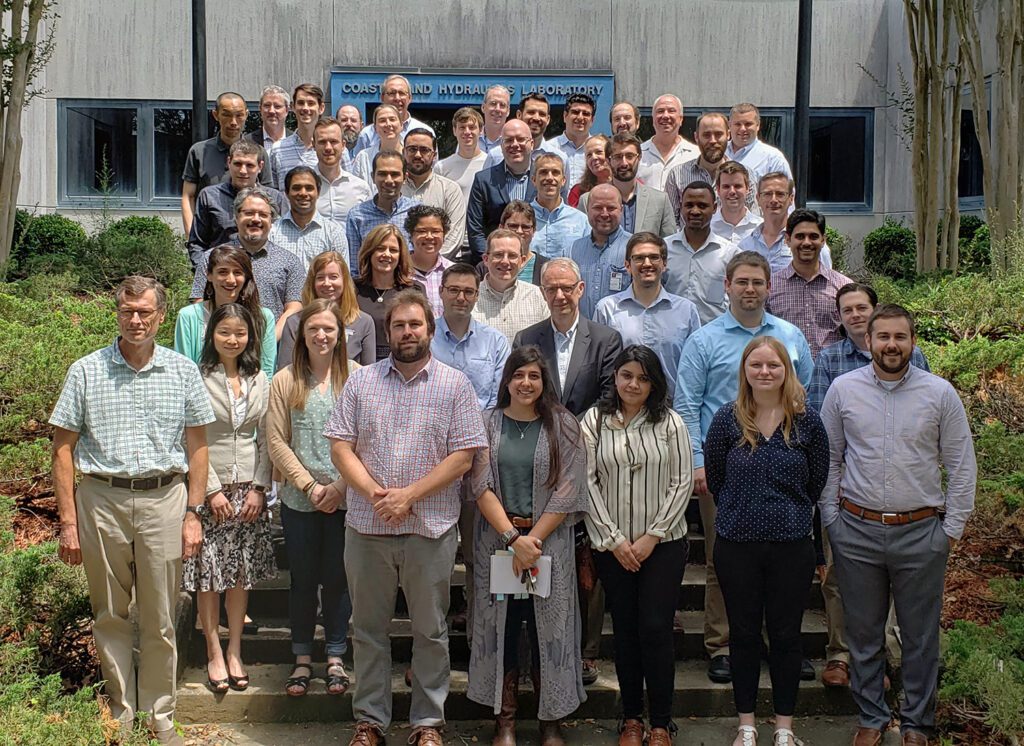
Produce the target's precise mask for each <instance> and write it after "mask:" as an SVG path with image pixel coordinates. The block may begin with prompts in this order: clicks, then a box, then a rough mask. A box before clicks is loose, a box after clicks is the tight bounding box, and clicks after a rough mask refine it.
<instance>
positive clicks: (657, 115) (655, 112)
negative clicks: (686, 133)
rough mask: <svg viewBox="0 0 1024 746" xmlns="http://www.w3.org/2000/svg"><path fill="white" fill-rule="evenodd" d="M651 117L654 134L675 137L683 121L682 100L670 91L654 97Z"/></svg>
mask: <svg viewBox="0 0 1024 746" xmlns="http://www.w3.org/2000/svg"><path fill="white" fill-rule="evenodd" d="M651 118H652V119H653V120H654V130H655V134H658V135H662V136H666V137H667V136H670V135H671V136H672V137H675V136H676V135H678V134H679V127H680V126H681V125H682V123H683V102H682V101H680V100H679V97H678V96H675V95H673V94H671V93H665V94H662V95H661V96H658V98H656V99H654V106H653V107H651Z"/></svg>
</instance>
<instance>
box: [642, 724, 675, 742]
mask: <svg viewBox="0 0 1024 746" xmlns="http://www.w3.org/2000/svg"><path fill="white" fill-rule="evenodd" d="M647 746H672V734H671V733H669V732H668V730H666V729H665V728H651V737H650V738H649V739H648V740H647Z"/></svg>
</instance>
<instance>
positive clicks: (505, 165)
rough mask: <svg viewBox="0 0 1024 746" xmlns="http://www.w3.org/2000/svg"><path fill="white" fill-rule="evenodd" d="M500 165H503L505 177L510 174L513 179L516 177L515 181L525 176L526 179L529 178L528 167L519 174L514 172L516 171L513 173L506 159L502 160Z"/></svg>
mask: <svg viewBox="0 0 1024 746" xmlns="http://www.w3.org/2000/svg"><path fill="white" fill-rule="evenodd" d="M501 165H502V166H504V167H505V176H506V177H509V176H510V177H512V178H513V179H516V180H517V181H522V180H523V179H524V178H527V179H529V178H530V169H526V170H525V171H523V173H521V174H516V173H513V172H512V170H511V169H509V167H508V162H507V161H504V160H502V162H501Z"/></svg>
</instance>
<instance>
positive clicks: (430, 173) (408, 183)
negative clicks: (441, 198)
mask: <svg viewBox="0 0 1024 746" xmlns="http://www.w3.org/2000/svg"><path fill="white" fill-rule="evenodd" d="M434 176H436V174H435V173H434V170H433V168H431V170H430V171H428V172H427V178H426V179H424V181H423V183H422V184H420V185H419V186H416V184H415V183H413V180H412V179H410V178H409V177H408V176H407V177H405V185H406V186H407V187H409V188H410V189H411V190H412V191H414V192H418V191H419V190H420V189H425V188H426V187H427V185H429V184H430V182H432V181H433V180H434Z"/></svg>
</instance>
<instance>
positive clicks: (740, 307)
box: [673, 251, 814, 683]
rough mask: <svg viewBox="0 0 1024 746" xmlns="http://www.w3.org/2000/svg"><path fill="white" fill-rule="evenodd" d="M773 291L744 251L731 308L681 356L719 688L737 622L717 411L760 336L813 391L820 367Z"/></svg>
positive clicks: (707, 635)
mask: <svg viewBox="0 0 1024 746" xmlns="http://www.w3.org/2000/svg"><path fill="white" fill-rule="evenodd" d="M770 290H771V268H770V267H769V266H768V261H767V260H766V259H765V258H764V257H763V256H761V255H760V254H758V253H756V252H753V251H743V252H740V253H738V254H736V255H735V256H733V257H732V259H730V260H729V264H728V265H727V266H726V270H725V293H726V295H727V296H728V298H729V308H728V310H726V311H725V312H724V313H723V314H722V315H721V316H719V317H717V318H716V319H714V320H713V321H711V322H709V323H707V324H705V325H704V326H702V327H701V328H700V329H698V330H697V331H695V332H694V333H693V334H691V335H690V338H689V339H687V340H686V344H685V345H684V346H683V354H682V356H681V357H680V358H679V369H678V373H677V380H676V392H677V393H678V396H677V397H676V398H675V401H674V403H673V407H674V409H675V410H676V411H677V412H678V413H679V415H680V416H681V417H682V418H683V422H685V423H686V427H687V429H688V430H689V431H690V442H691V444H692V445H693V467H694V469H693V485H694V490H693V491H694V494H696V495H697V496H698V497H699V498H700V515H701V520H702V522H703V524H704V541H705V547H706V549H705V552H706V556H707V584H706V585H705V591H704V608H705V615H704V647H705V649H706V651H707V653H708V656H709V657H710V658H711V663H710V665H709V667H708V676H709V677H710V678H711V679H712V681H716V682H719V683H725V682H728V681H731V679H732V671H731V669H730V667H729V622H728V619H727V617H726V614H725V602H724V601H723V599H722V591H721V589H720V588H719V585H718V576H717V575H716V574H715V568H714V560H713V557H714V544H715V502H714V497H713V495H712V494H711V493H710V492H709V491H708V482H707V478H706V477H705V475H704V448H703V444H704V438H705V436H706V435H707V433H708V429H709V428H710V427H711V419H712V418H713V417H714V416H715V412H717V411H718V410H719V408H720V407H722V406H723V405H724V404H727V403H729V402H731V401H733V400H735V399H736V395H737V392H738V386H739V366H740V358H741V357H742V355H743V350H744V348H745V347H746V346H747V344H749V342H750V341H751V340H752V339H754V338H755V337H759V336H770V337H775V338H776V339H778V340H779V341H780V342H782V343H783V344H784V345H785V346H786V350H787V351H788V352H789V356H790V358H791V359H792V361H793V367H794V368H795V369H796V373H797V376H798V377H799V378H800V383H801V384H803V386H804V387H805V388H806V387H807V385H808V384H809V383H810V381H811V373H812V372H813V369H814V361H813V360H812V359H811V348H810V346H809V345H808V344H807V340H806V339H805V338H804V335H803V332H801V331H800V330H799V329H798V328H797V327H796V326H794V325H793V324H790V323H789V322H788V321H784V320H782V319H780V318H776V317H775V316H772V315H771V314H770V313H767V312H765V310H764V304H765V302H766V301H767V300H768V293H769V291H770Z"/></svg>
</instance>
